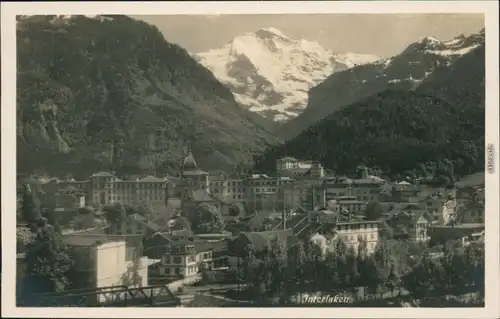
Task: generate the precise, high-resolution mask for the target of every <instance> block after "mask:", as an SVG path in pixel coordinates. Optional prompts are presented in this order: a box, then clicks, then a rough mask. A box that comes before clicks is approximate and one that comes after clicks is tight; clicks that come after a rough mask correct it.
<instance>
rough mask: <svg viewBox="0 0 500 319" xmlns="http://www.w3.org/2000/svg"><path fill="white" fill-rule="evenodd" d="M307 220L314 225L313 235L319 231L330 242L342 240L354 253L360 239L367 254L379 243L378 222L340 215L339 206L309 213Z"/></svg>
mask: <svg viewBox="0 0 500 319" xmlns="http://www.w3.org/2000/svg"><path fill="white" fill-rule="evenodd" d="M308 220H309V223H310V224H311V225H314V227H313V229H315V231H314V232H313V233H314V234H316V233H317V232H318V230H321V231H322V232H323V233H325V234H330V236H329V237H330V241H335V240H342V242H344V243H345V244H346V245H347V247H348V248H352V249H354V251H356V252H357V250H358V246H359V242H360V240H361V239H362V240H364V241H365V242H366V248H367V252H368V254H371V253H373V252H374V251H375V248H376V246H377V244H378V241H379V222H378V221H369V220H358V219H355V218H354V216H353V214H352V213H347V214H343V213H341V211H340V206H337V207H336V208H335V207H332V208H331V209H323V210H318V211H310V212H309V213H308Z"/></svg>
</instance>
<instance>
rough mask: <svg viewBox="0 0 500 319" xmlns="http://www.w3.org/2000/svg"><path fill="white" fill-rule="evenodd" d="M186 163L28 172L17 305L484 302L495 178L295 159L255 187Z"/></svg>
mask: <svg viewBox="0 0 500 319" xmlns="http://www.w3.org/2000/svg"><path fill="white" fill-rule="evenodd" d="M180 164H181V165H180V169H179V171H180V174H179V176H167V177H157V176H134V177H122V176H120V177H118V176H116V174H114V173H113V172H98V173H95V174H93V175H92V176H90V177H89V178H88V179H87V180H75V179H73V178H70V177H68V178H64V179H63V178H61V179H60V178H40V177H34V176H21V175H19V176H18V200H17V202H18V212H17V217H18V218H17V219H18V222H17V250H18V254H17V283H18V284H17V287H18V288H17V299H18V304H19V305H22V306H80V307H82V306H83V307H85V306H87V307H91V306H112V307H130V306H147V307H177V306H185V307H203V306H205V307H207V306H208V307H213V306H221V307H224V306H225V307H227V306H247V307H248V306H298V305H297V303H294V302H293V300H298V299H299V298H301V297H300V296H304V295H306V296H313V295H318V296H321V295H323V296H330V297H328V298H326V299H325V300H337V299H338V297H337V296H338V295H339V294H340V295H342V296H350V297H349V298H347V297H346V298H347V299H345V298H344V297H342V298H344V299H342V300H352V303H349V304H344V305H342V304H338V305H337V304H327V305H324V304H317V305H314V306H330V307H331V306H334V307H335V306H339V307H341V306H353V305H355V306H360V307H363V306H365V307H373V306H384V307H419V306H422V307H423V306H432V305H443V304H446V305H450V306H467V307H470V306H482V305H484V234H485V233H484V230H485V226H484V222H485V202H484V174H483V173H478V174H473V175H470V176H468V177H466V178H465V179H463V180H460V181H457V182H452V183H444V184H443V183H438V182H436V181H429V180H426V179H424V178H414V177H403V178H402V179H401V180H392V181H389V180H385V179H384V178H381V177H380V176H377V174H376V172H375V171H374V170H372V169H370V168H368V167H359V169H358V174H357V176H334V174H332V173H331V172H329V171H328V170H326V169H324V167H323V165H322V164H321V163H319V162H318V161H303V160H298V159H296V158H292V157H284V158H280V159H277V160H276V173H275V174H274V175H273V176H268V175H265V174H248V175H247V176H245V177H243V178H242V177H240V176H239V177H234V176H228V175H225V174H221V173H211V172H206V171H204V170H203V168H202V167H199V166H198V165H197V163H196V160H195V158H194V156H193V154H192V153H191V152H190V151H189V152H188V154H187V155H186V157H185V159H184V160H183V162H182V163H180ZM311 298H312V297H311ZM323 299H324V298H323ZM308 306H311V305H310V304H309V305H308Z"/></svg>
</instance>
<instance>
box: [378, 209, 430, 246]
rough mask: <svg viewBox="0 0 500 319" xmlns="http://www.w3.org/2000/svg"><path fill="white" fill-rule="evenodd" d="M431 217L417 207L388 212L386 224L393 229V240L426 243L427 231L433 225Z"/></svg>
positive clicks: (427, 238) (427, 239)
mask: <svg viewBox="0 0 500 319" xmlns="http://www.w3.org/2000/svg"><path fill="white" fill-rule="evenodd" d="M433 220H434V219H433V217H432V215H431V214H429V213H428V212H427V211H426V210H423V209H420V208H419V207H417V206H407V207H405V208H404V209H401V210H396V211H392V212H389V217H388V218H387V220H386V222H387V224H388V225H389V226H390V227H391V228H392V229H393V231H394V237H395V238H405V239H409V240H413V241H417V242H427V241H429V239H430V237H429V234H428V230H429V228H430V227H431V225H432V224H433Z"/></svg>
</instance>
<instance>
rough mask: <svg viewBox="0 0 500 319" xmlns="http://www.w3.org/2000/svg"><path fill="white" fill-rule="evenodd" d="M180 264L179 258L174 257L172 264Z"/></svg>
mask: <svg viewBox="0 0 500 319" xmlns="http://www.w3.org/2000/svg"><path fill="white" fill-rule="evenodd" d="M180 263H182V259H181V257H179V256H175V257H174V264H180Z"/></svg>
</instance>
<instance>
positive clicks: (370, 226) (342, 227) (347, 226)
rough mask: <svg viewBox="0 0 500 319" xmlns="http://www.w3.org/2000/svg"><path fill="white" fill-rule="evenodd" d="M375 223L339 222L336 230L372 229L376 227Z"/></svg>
mask: <svg viewBox="0 0 500 319" xmlns="http://www.w3.org/2000/svg"><path fill="white" fill-rule="evenodd" d="M377 228H378V227H377V225H376V224H371V223H368V224H340V225H337V231H343V230H345V231H355V230H374V229H377Z"/></svg>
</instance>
